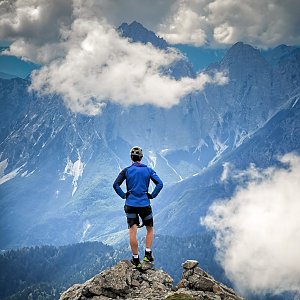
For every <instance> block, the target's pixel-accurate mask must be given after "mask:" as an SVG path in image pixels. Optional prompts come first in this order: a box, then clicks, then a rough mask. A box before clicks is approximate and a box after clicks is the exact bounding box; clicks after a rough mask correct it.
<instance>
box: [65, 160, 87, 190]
mask: <svg viewBox="0 0 300 300" xmlns="http://www.w3.org/2000/svg"><path fill="white" fill-rule="evenodd" d="M83 169H84V164H83V162H82V161H81V157H80V155H78V159H77V160H76V161H75V162H74V163H73V162H72V161H71V160H70V158H69V157H68V159H67V164H66V166H65V170H64V174H67V175H69V176H73V181H72V185H73V191H72V196H74V194H75V192H76V190H77V187H78V179H79V177H82V174H83ZM64 179H65V177H63V178H62V180H64Z"/></svg>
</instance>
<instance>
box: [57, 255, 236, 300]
mask: <svg viewBox="0 0 300 300" xmlns="http://www.w3.org/2000/svg"><path fill="white" fill-rule="evenodd" d="M182 267H183V273H182V277H181V280H180V281H179V283H178V285H177V286H175V287H174V286H173V285H172V284H173V279H172V277H171V276H170V275H169V274H168V273H166V272H164V271H163V270H157V269H147V268H144V269H143V270H142V271H139V270H137V269H135V268H134V267H133V266H132V264H131V263H130V262H129V261H126V260H123V261H120V262H119V263H118V264H116V265H115V266H113V267H112V268H110V269H107V270H105V271H103V272H101V273H100V274H98V275H96V276H94V277H93V278H91V279H90V280H88V281H86V282H85V283H83V284H75V285H73V286H72V287H71V288H69V289H68V290H67V291H65V292H64V293H63V294H62V295H61V297H60V300H79V299H80V300H85V299H92V300H96V299H97V300H110V299H139V300H142V299H143V300H146V299H149V300H150V299H151V300H156V299H157V300H158V299H168V300H175V299H178V300H180V299H186V300H188V299H208V300H210V299H211V300H213V299H225V300H229V299H231V300H241V299H242V298H241V297H239V296H238V295H237V294H236V293H235V292H234V291H233V290H232V289H230V288H228V287H226V286H225V285H223V284H221V283H219V282H217V281H215V280H214V278H213V277H211V276H210V275H209V274H207V273H206V272H205V271H203V270H202V269H201V268H200V267H199V266H198V262H197V261H195V260H188V261H186V262H185V263H183V264H182Z"/></svg>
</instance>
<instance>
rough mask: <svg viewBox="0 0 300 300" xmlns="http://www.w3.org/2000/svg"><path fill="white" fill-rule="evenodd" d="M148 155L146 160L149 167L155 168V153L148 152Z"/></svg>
mask: <svg viewBox="0 0 300 300" xmlns="http://www.w3.org/2000/svg"><path fill="white" fill-rule="evenodd" d="M148 153H149V155H148V159H149V163H150V166H151V168H155V166H156V156H155V153H154V152H153V151H149V152H148Z"/></svg>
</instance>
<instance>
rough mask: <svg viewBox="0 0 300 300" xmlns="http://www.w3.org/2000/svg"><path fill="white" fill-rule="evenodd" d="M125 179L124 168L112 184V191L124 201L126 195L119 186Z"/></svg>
mask: <svg viewBox="0 0 300 300" xmlns="http://www.w3.org/2000/svg"><path fill="white" fill-rule="evenodd" d="M125 179H126V168H125V169H123V170H122V171H121V172H120V174H119V175H118V177H117V178H116V180H115V182H114V184H113V188H114V190H115V191H116V193H117V194H118V195H119V196H120V197H121V198H122V199H126V194H125V193H124V191H123V190H122V189H121V185H122V183H123V181H124V180H125Z"/></svg>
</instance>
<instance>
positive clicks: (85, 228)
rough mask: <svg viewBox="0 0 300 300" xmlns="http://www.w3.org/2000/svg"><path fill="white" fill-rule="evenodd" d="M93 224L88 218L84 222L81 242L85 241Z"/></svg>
mask: <svg viewBox="0 0 300 300" xmlns="http://www.w3.org/2000/svg"><path fill="white" fill-rule="evenodd" d="M91 226H92V224H91V223H90V222H89V220H86V222H84V223H83V232H82V236H81V242H83V241H84V238H85V236H86V234H87V232H88V230H89V229H90V228H91Z"/></svg>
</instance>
